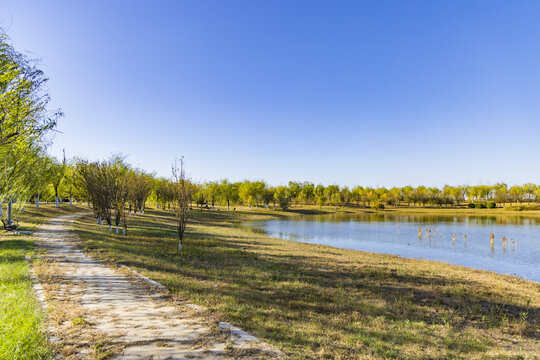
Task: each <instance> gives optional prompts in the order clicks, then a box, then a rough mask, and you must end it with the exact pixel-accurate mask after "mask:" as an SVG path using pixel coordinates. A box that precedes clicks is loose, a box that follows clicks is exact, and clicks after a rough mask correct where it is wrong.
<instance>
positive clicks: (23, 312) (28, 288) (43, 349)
mask: <svg viewBox="0 0 540 360" xmlns="http://www.w3.org/2000/svg"><path fill="white" fill-rule="evenodd" d="M26 209H27V210H26V211H25V212H23V213H20V214H18V215H15V216H14V218H15V219H17V220H19V223H20V225H21V227H20V229H21V230H30V231H34V230H35V229H36V226H37V225H38V224H40V223H41V222H43V221H44V220H46V219H47V218H50V217H52V216H56V215H61V214H64V213H69V212H72V211H78V210H79V209H77V208H68V207H67V206H66V205H62V208H59V209H56V208H54V205H46V206H42V207H41V209H39V210H38V209H35V207H33V206H27V207H26ZM4 210H5V209H4ZM33 254H34V242H33V240H32V237H31V236H27V235H9V234H6V233H5V232H2V233H1V234H0V359H49V358H52V352H51V349H50V347H49V346H48V344H47V339H46V337H45V335H44V328H43V323H44V314H43V312H42V310H41V307H40V305H39V303H38V302H37V300H36V298H35V296H34V292H33V290H32V282H31V278H30V273H29V270H30V269H29V265H30V263H29V261H28V260H27V259H26V256H32V255H33Z"/></svg>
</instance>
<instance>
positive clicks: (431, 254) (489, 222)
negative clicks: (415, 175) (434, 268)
mask: <svg viewBox="0 0 540 360" xmlns="http://www.w3.org/2000/svg"><path fill="white" fill-rule="evenodd" d="M249 225H250V226H253V227H255V228H257V229H261V230H264V231H265V232H266V233H267V234H268V235H270V236H272V237H278V238H282V239H285V240H290V241H299V242H306V243H313V244H323V245H330V246H334V247H338V248H343V249H353V250H363V251H369V252H375V253H383V254H393V255H399V256H403V257H407V258H415V259H426V260H435V261H442V262H446V263H450V264H455V265H462V266H468V267H471V268H476V269H482V270H490V271H494V272H497V273H501V274H508V275H513V276H518V277H522V278H525V279H528V280H533V281H536V282H540V218H539V219H534V218H526V217H520V216H444V215H443V216H432V215H429V216H424V215H391V214H353V215H351V214H332V215H310V216H301V217H297V218H291V219H287V220H267V221H257V222H252V223H250V224H249ZM419 228H421V229H422V235H421V236H419ZM491 233H493V234H494V241H493V246H492V245H491V240H490V234H491ZM453 235H455V239H454V238H453ZM464 235H465V236H466V237H465V236H464ZM503 237H505V238H506V239H507V241H506V244H504V243H503Z"/></svg>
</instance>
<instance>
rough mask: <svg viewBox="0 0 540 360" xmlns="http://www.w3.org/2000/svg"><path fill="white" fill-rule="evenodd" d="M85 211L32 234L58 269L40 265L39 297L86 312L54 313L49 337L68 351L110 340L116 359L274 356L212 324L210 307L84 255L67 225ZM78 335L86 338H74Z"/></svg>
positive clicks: (84, 350)
mask: <svg viewBox="0 0 540 360" xmlns="http://www.w3.org/2000/svg"><path fill="white" fill-rule="evenodd" d="M80 216H82V215H81V214H75V215H67V216H62V217H58V218H55V219H52V220H50V221H49V222H48V223H46V224H45V225H42V226H41V227H40V230H39V232H38V233H36V235H35V237H36V239H37V243H38V245H39V246H40V247H42V248H45V249H46V254H45V255H44V258H45V259H48V261H45V262H46V263H47V264H49V265H48V266H49V269H53V270H52V272H53V274H52V275H51V274H49V276H48V277H44V276H40V275H39V272H38V277H39V278H40V281H41V282H42V283H43V289H44V293H43V294H41V297H42V298H48V302H52V303H54V304H64V305H62V307H65V308H68V307H69V306H70V305H73V306H74V308H78V309H79V311H78V312H74V313H78V314H84V315H80V317H77V318H75V319H69V316H67V318H66V316H64V319H61V320H59V321H58V322H57V323H56V324H54V323H51V321H49V323H51V325H50V330H51V336H52V339H53V340H54V339H56V341H57V342H58V345H59V347H60V348H62V346H63V343H64V342H65V343H69V342H71V343H72V344H71V345H70V349H71V350H70V351H71V352H69V351H68V352H67V353H68V354H70V355H67V356H66V355H64V356H66V357H73V358H85V357H93V356H95V355H96V351H100V350H102V351H105V349H106V348H107V347H106V346H104V345H103V344H106V345H107V346H108V348H109V349H111V350H109V351H114V353H115V354H116V355H115V357H114V358H119V359H194V358H196V359H222V358H238V357H249V358H257V357H265V358H266V357H268V358H275V357H277V356H278V355H279V352H277V351H275V350H273V349H272V348H271V347H270V346H268V345H266V344H264V343H261V342H260V341H258V340H257V339H256V338H254V337H253V336H250V335H249V334H247V333H245V332H243V331H241V330H240V329H237V328H234V327H231V326H230V325H228V324H222V323H219V326H217V325H216V323H215V322H214V323H213V325H212V323H211V322H210V321H209V319H208V318H207V317H206V316H205V313H206V311H205V309H203V308H200V307H197V306H194V305H189V304H185V303H182V302H180V303H178V302H176V301H175V300H174V298H173V297H171V296H170V295H169V294H167V293H164V292H162V291H161V290H159V289H157V288H155V287H152V286H151V285H149V284H148V283H147V282H145V281H142V280H140V278H138V277H137V276H135V275H133V273H131V272H129V271H127V270H121V269H111V268H109V267H107V266H106V265H105V264H103V263H102V262H100V261H98V260H96V259H94V258H92V257H91V256H89V255H86V254H85V253H84V252H83V251H82V250H80V249H79V247H78V246H77V239H76V237H75V235H74V234H72V233H71V232H70V231H69V226H70V224H71V221H72V220H74V219H76V218H77V217H80ZM53 278H56V279H58V278H59V279H61V280H59V281H57V285H56V286H50V284H45V283H44V282H47V281H46V280H44V279H53ZM39 287H40V285H39V284H38V288H39ZM48 289H49V290H48ZM49 292H50V293H49ZM38 295H40V294H38ZM57 310H58V309H57ZM66 311H67V310H66ZM72 316H77V315H72ZM77 327H79V328H81V329H82V330H80V331H79V335H77V334H75V333H73V331H71V335H69V334H70V329H72V328H77ZM85 334H92V335H91V336H84V335H85ZM96 334H98V335H99V336H98V335H96ZM96 339H100V340H99V341H98V340H96ZM75 342H80V343H81V344H82V345H81V344H73V343H75ZM85 344H86V346H85ZM100 344H101V345H100ZM64 345H65V344H64ZM102 347H103V348H102Z"/></svg>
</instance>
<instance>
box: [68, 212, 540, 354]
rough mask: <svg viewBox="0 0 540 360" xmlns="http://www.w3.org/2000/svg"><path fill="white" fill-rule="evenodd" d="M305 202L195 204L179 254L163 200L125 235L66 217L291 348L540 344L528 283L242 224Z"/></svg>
mask: <svg viewBox="0 0 540 360" xmlns="http://www.w3.org/2000/svg"><path fill="white" fill-rule="evenodd" d="M443 210H444V209H443ZM314 211H321V210H311V209H310V210H293V211H288V212H281V211H276V212H273V211H265V210H262V211H258V212H257V211H245V212H240V211H237V212H226V211H215V212H211V211H203V212H199V211H193V212H191V213H190V216H191V218H190V221H189V225H188V228H187V234H186V239H185V242H184V247H185V248H184V250H183V251H182V253H181V254H179V253H178V252H177V241H178V240H177V234H176V231H175V218H174V216H173V215H172V214H171V213H167V212H164V211H160V210H148V211H147V213H146V214H145V215H144V216H137V217H131V218H129V221H128V224H129V230H128V236H127V237H124V236H122V235H115V234H113V233H111V232H109V231H108V228H107V227H106V226H99V225H97V224H96V223H95V219H94V218H93V217H92V216H88V217H85V218H81V219H80V220H78V221H76V223H75V225H74V227H75V230H76V232H77V233H78V234H79V235H80V237H81V238H82V239H83V241H84V243H85V246H86V248H87V249H88V250H89V251H91V252H93V253H94V254H95V255H96V256H98V257H100V258H102V259H104V260H106V261H109V262H111V263H123V264H126V265H128V266H130V267H132V268H135V269H136V270H138V271H140V272H141V273H143V274H144V275H146V276H148V277H150V278H152V279H154V280H157V281H159V282H161V283H162V284H164V285H165V286H167V287H168V288H169V289H171V290H172V291H173V292H175V293H177V294H178V296H180V297H181V298H184V299H187V300H188V301H190V302H193V303H196V304H200V305H204V306H206V307H208V308H210V309H211V310H212V311H213V312H214V313H215V315H216V316H217V317H218V318H220V319H221V320H223V321H227V322H231V323H233V324H234V325H237V326H240V327H242V328H244V329H245V330H247V331H249V332H251V333H253V334H254V335H256V336H258V337H260V338H261V339H263V340H265V341H267V342H270V343H272V344H274V345H276V346H277V347H279V348H280V349H282V350H283V351H285V352H286V353H287V354H288V355H290V356H291V357H293V358H328V359H339V358H343V359H345V358H347V359H350V358H370V357H377V358H382V357H385V358H411V359H412V358H466V359H475V358H486V357H487V358H490V357H500V358H535V356H537V354H538V353H539V352H540V285H539V284H537V283H532V282H527V281H524V280H520V279H517V278H512V277H508V276H503V275H497V274H494V273H489V272H482V271H478V270H472V269H468V268H463V267H457V266H451V265H446V264H441V263H436V262H429V261H419V260H409V259H403V258H399V257H395V256H388V255H379V254H370V253H364V252H359V251H352V250H342V249H336V248H331V247H327V246H319V245H312V244H302V243H294V242H287V241H282V240H279V239H272V238H269V237H268V236H266V235H265V234H263V233H260V232H256V231H252V230H250V228H249V227H245V226H239V223H240V222H242V221H248V220H258V219H265V218H269V217H283V216H294V215H296V214H298V213H306V212H307V213H311V212H314ZM329 211H332V210H329ZM355 211H356V210H355ZM421 211H428V210H421ZM455 211H459V212H460V213H461V210H455ZM473 211H475V210H474V209H473ZM476 211H479V212H480V211H482V210H476ZM488 211H489V212H493V211H497V210H488ZM482 213H483V214H487V213H488V212H487V211H485V210H484V211H483V212H482Z"/></svg>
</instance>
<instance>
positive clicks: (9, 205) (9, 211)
mask: <svg viewBox="0 0 540 360" xmlns="http://www.w3.org/2000/svg"><path fill="white" fill-rule="evenodd" d="M7 221H8V225H12V224H13V221H12V220H11V199H9V202H8V217H7Z"/></svg>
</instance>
